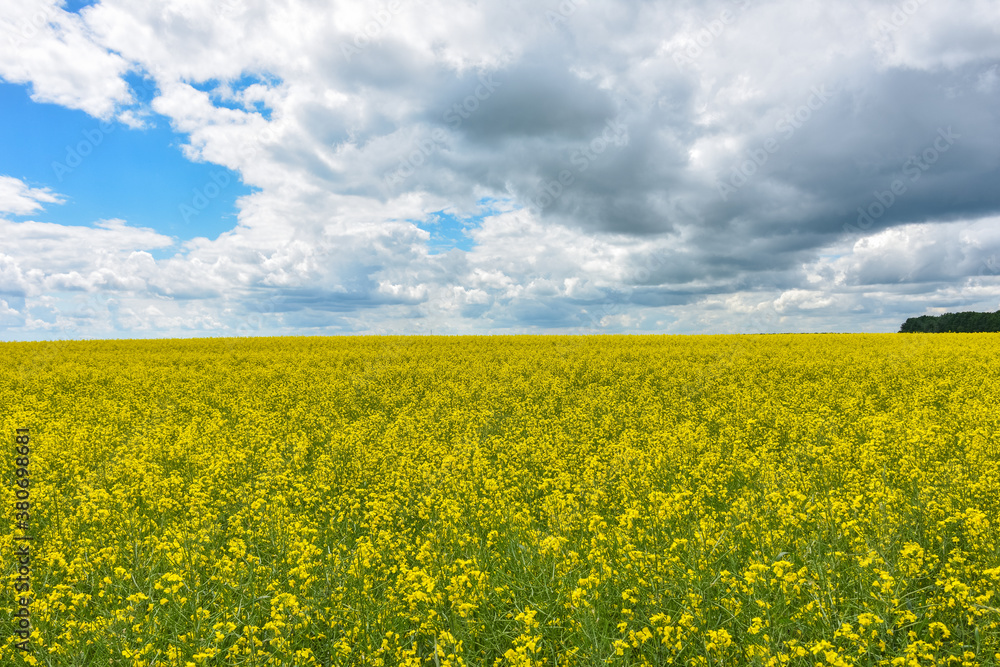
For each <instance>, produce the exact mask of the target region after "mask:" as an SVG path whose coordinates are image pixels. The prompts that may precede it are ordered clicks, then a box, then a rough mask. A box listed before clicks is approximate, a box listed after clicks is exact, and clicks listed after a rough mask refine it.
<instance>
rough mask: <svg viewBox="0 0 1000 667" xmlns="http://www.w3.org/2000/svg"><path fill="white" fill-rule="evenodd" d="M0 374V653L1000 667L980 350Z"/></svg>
mask: <svg viewBox="0 0 1000 667" xmlns="http://www.w3.org/2000/svg"><path fill="white" fill-rule="evenodd" d="M0 373H2V375H0V377H2V382H0V407H2V412H0V421H2V426H3V428H2V430H0V438H2V439H3V442H4V446H3V451H4V452H5V454H4V460H3V465H4V470H5V473H4V474H5V480H6V482H5V484H4V485H3V490H2V494H3V500H2V502H3V503H4V508H5V512H6V514H5V516H7V521H6V522H5V524H4V528H3V530H2V533H0V554H2V559H3V561H2V562H3V564H4V568H5V570H4V571H5V573H6V579H5V582H4V595H3V598H2V599H3V614H2V615H3V620H2V623H3V626H2V628H0V664H2V665H20V664H32V665H145V666H152V665H163V666H165V667H166V666H180V667H188V666H192V665H194V666H200V665H385V666H393V667H394V666H396V665H407V666H412V667H416V666H417V665H422V666H433V667H445V666H452V667H456V666H458V665H468V666H470V667H471V666H484V667H486V666H488V667H494V666H500V665H503V666H508V665H509V666H518V667H527V666H529V665H531V666H535V665H669V664H675V665H706V666H707V665H775V666H784V665H801V666H806V665H808V666H810V667H812V666H815V665H839V666H844V665H859V666H860V665H907V666H910V665H912V666H917V665H998V664H1000V599H998V597H1000V596H998V594H997V589H998V584H1000V539H998V537H1000V536H998V524H1000V436H998V431H1000V407H998V405H1000V335H998V334H937V335H917V334H914V335H906V334H886V335H883V334H872V335H867V334H852V335H833V334H828V335H773V336H703V337H702V336H694V337H670V336H593V337H559V336H530V337H529V336H524V337H522V336H516V337H515V336H507V337H504V336H496V337H457V338H452V337H350V338H266V339H265V338H260V339H201V340H167V341H82V342H81V341H77V342H59V343H3V344H0ZM18 428H27V429H29V431H30V438H31V460H30V467H29V470H30V479H31V487H30V490H31V502H32V507H31V512H30V521H29V525H28V528H27V530H26V531H25V530H22V529H20V528H17V527H16V525H15V520H14V507H15V502H16V498H15V488H16V487H15V486H14V483H13V482H14V479H15V478H14V467H15V453H14V452H15V450H14V447H15V444H14V442H15V432H16V429H18ZM25 532H26V533H27V534H30V535H31V536H32V537H33V542H32V546H31V548H32V561H31V575H30V576H31V588H32V592H33V601H32V602H31V625H32V628H33V630H32V635H31V651H30V652H28V653H26V652H23V651H19V650H18V649H17V648H16V647H15V644H16V642H17V641H19V640H18V639H17V637H16V636H14V628H15V625H14V623H13V621H12V620H10V619H13V618H14V613H15V610H16V608H17V607H16V605H17V604H18V603H17V594H16V593H15V592H14V585H13V581H14V579H15V576H16V573H17V571H18V570H17V568H18V566H17V563H16V561H15V558H14V556H13V554H14V551H15V549H16V548H17V547H16V546H15V545H16V544H18V542H17V541H16V540H15V537H17V536H19V535H22V534H24V533H25Z"/></svg>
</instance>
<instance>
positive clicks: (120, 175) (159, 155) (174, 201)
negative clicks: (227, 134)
mask: <svg viewBox="0 0 1000 667" xmlns="http://www.w3.org/2000/svg"><path fill="white" fill-rule="evenodd" d="M132 80H133V81H135V82H136V83H139V81H138V80H137V79H135V78H133V79H132ZM133 90H138V91H142V90H143V88H142V87H141V86H137V87H136V88H133ZM29 93H30V90H29V89H28V87H27V86H24V85H16V84H9V83H2V84H0V108H2V109H3V117H4V123H2V124H0V145H2V146H3V147H4V150H3V152H2V153H0V173H2V174H6V175H9V176H14V177H16V178H19V179H21V180H23V181H25V182H27V183H29V184H31V185H33V186H45V187H51V188H52V189H53V190H55V191H57V192H59V193H60V194H61V195H62V196H63V198H64V199H65V203H64V204H61V205H57V206H50V207H48V208H47V209H46V214H45V218H44V219H45V220H46V221H47V222H54V223H57V224H60V225H92V224H93V222H94V221H96V220H100V219H105V218H122V219H125V220H128V221H130V222H131V223H132V224H134V225H136V226H142V227H150V228H152V229H155V230H156V231H158V232H160V233H162V234H165V235H167V236H173V237H176V238H178V239H179V240H186V239H190V238H193V237H195V236H207V237H210V238H215V237H216V236H218V235H219V234H220V233H222V232H224V231H227V230H229V229H232V228H233V227H234V226H235V225H236V214H237V212H238V211H237V208H236V206H235V203H236V199H237V197H240V196H242V195H245V194H249V193H250V192H251V189H250V188H248V187H246V186H245V185H243V184H242V183H241V181H240V177H239V174H238V173H236V172H233V171H230V170H228V169H225V168H224V167H221V166H219V165H213V164H205V163H196V162H192V161H190V160H188V159H186V158H185V157H184V156H183V154H182V153H181V150H180V146H181V145H182V144H183V143H184V137H183V136H182V135H179V134H177V133H174V132H172V131H171V130H170V123H169V120H168V119H166V118H163V117H155V116H154V117H152V118H150V119H149V121H150V125H151V126H150V127H149V128H146V129H132V128H129V127H127V126H125V125H123V124H122V123H119V122H116V121H110V122H102V121H100V120H98V119H96V118H93V117H91V116H89V115H87V114H86V113H84V112H83V111H78V110H75V109H67V108H65V107H61V106H58V105H55V104H44V103H42V104H39V103H35V102H32V101H31V100H30V97H29ZM81 152H83V153H86V155H83V156H80V153H81ZM77 156H79V158H78V159H79V164H78V165H77V164H76V160H77ZM73 165H76V166H73ZM213 175H215V176H216V178H215V179H213ZM215 183H226V185H225V186H224V187H222V188H220V191H219V194H218V195H217V196H216V197H214V198H211V199H209V198H207V197H205V198H204V201H205V202H206V203H205V204H204V205H203V206H202V205H201V204H202V199H198V194H199V193H201V194H202V196H203V197H204V195H205V191H206V188H208V194H212V193H214V192H215V189H214V188H213V187H212V185H213V184H215ZM196 199H197V201H196ZM182 206H187V207H190V210H187V209H182V208H181V207H182ZM33 217H34V218H36V219H37V216H32V215H26V216H16V217H15V218H14V219H15V220H17V219H30V218H33Z"/></svg>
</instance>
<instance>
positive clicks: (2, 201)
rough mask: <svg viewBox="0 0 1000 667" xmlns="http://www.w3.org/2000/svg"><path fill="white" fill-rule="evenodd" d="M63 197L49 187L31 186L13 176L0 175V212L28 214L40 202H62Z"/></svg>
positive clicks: (40, 205)
mask: <svg viewBox="0 0 1000 667" xmlns="http://www.w3.org/2000/svg"><path fill="white" fill-rule="evenodd" d="M62 203H63V198H62V197H61V196H60V195H58V194H55V193H54V192H52V191H51V190H50V189H49V188H32V187H29V186H28V184H27V183H25V182H24V181H22V180H20V179H18V178H14V177H13V176H0V214H3V213H12V214H14V215H30V214H32V213H37V212H39V211H41V210H42V209H43V208H44V207H43V206H42V204H62Z"/></svg>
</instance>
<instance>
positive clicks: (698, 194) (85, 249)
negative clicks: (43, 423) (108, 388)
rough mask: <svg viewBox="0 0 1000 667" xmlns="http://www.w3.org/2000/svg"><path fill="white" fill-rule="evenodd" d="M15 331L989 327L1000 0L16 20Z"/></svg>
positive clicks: (520, 1) (4, 90) (1, 144)
mask: <svg viewBox="0 0 1000 667" xmlns="http://www.w3.org/2000/svg"><path fill="white" fill-rule="evenodd" d="M0 44H2V49H0V119H2V121H3V122H0V340H52V339H90V338H155V337H195V336H246V335H337V334H430V333H433V334H520V333H539V334H541V333H566V334H602V333H637V334H721V333H770V332H826V331H833V332H891V331H897V330H898V329H899V326H900V324H901V323H902V322H903V321H904V320H905V319H906V318H908V317H911V316H918V315H925V314H937V313H943V312H957V311H966V310H977V311H994V310H997V309H1000V3H997V2H995V0H968V1H967V2H963V3H961V4H959V3H954V2H946V1H945V0H905V1H902V2H890V1H888V0H857V1H855V2H849V3H848V2H823V1H818V0H719V1H715V0H706V1H697V2H696V1H686V2H685V1H680V2H652V1H641V0H631V1H628V2H619V1H615V0H607V1H598V0H560V1H557V0H552V1H546V0H502V1H501V0H479V1H476V0H464V1H461V2H459V1H452V0H410V1H405V0H389V1H388V2H383V3H381V4H379V3H369V2H335V3H334V2H321V1H319V0H214V1H212V2H208V1H199V0H164V1H161V2H155V3H136V2H130V1H126V0H101V1H98V2H79V1H76V2H58V1H55V0H19V1H18V2H16V3H15V2H5V3H3V5H2V6H0Z"/></svg>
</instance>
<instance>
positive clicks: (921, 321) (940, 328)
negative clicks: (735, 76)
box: [899, 310, 1000, 333]
mask: <svg viewBox="0 0 1000 667" xmlns="http://www.w3.org/2000/svg"><path fill="white" fill-rule="evenodd" d="M981 331H1000V310H998V311H997V312H995V313H973V312H968V313H945V314H943V315H921V316H920V317H911V318H909V319H907V320H906V321H905V322H903V326H901V327H900V328H899V333H975V332H981Z"/></svg>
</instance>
